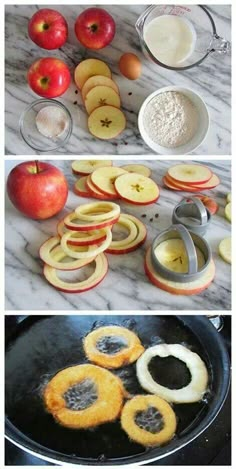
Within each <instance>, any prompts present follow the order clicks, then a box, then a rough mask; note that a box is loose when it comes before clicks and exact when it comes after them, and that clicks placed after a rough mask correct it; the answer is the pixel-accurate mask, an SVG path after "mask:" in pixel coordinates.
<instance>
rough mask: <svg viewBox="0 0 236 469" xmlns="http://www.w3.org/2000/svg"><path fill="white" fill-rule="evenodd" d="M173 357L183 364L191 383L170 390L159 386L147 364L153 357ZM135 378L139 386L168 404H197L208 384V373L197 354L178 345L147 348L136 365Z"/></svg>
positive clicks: (160, 345)
mask: <svg viewBox="0 0 236 469" xmlns="http://www.w3.org/2000/svg"><path fill="white" fill-rule="evenodd" d="M170 355H171V356H173V357H175V358H178V359H179V360H181V361H182V362H184V363H185V365H186V366H187V368H188V369H189V371H190V374H191V381H190V383H189V384H188V385H187V386H184V387H182V388H181V389H170V388H167V387H165V386H161V385H160V384H158V383H157V382H156V381H154V379H153V378H152V375H151V373H150V372H149V370H148V364H149V362H150V361H151V359H152V358H153V357H156V356H158V357H162V358H164V357H169V356H170ZM136 369H137V378H138V380H139V383H140V384H141V386H142V387H143V388H144V389H145V390H146V391H148V392H151V393H153V394H157V395H158V396H160V397H162V399H165V400H166V401H168V402H174V403H177V404H178V403H181V404H184V403H189V402H198V401H200V400H201V399H202V398H203V395H204V393H205V392H206V388H207V383H208V373H207V369H206V366H205V363H204V362H203V361H202V359H201V358H200V357H199V355H198V354H197V353H194V352H191V350H189V349H188V348H187V347H184V346H183V345H180V344H159V345H154V347H150V348H148V349H147V350H146V351H145V352H144V354H143V355H142V356H141V357H140V358H139V360H138V361H137V364H136Z"/></svg>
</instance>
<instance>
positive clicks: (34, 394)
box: [5, 315, 230, 465]
mask: <svg viewBox="0 0 236 469" xmlns="http://www.w3.org/2000/svg"><path fill="white" fill-rule="evenodd" d="M108 324H118V325H123V326H126V327H128V328H129V329H132V330H133V331H134V332H136V333H137V334H138V336H139V337H140V339H141V341H142V343H143V344H144V346H145V347H148V346H151V345H154V344H156V343H159V342H161V341H164V342H167V343H181V344H184V345H186V346H188V347H189V348H190V349H191V350H193V351H195V352H197V353H198V354H199V355H200V356H201V357H202V359H203V360H204V361H205V363H206V364H207V367H208V371H209V375H210V383H209V389H208V391H207V393H206V396H205V398H204V400H203V401H201V402H200V403H194V404H181V405H180V404H178V405H175V406H174V410H175V412H176V415H177V419H178V428H177V435H176V437H175V438H174V439H173V440H172V441H171V442H170V443H168V444H167V445H165V446H163V447H159V448H153V449H145V448H144V447H142V446H141V445H139V444H136V443H134V442H131V441H130V440H129V439H128V437H127V436H126V434H125V433H124V432H123V431H122V429H121V427H120V424H119V421H116V422H114V423H112V424H105V425H101V426H100V427H97V428H96V429H95V430H86V431H85V430H70V429H66V428H64V427H62V426H60V425H58V424H57V423H56V422H55V421H54V419H53V417H52V416H51V415H50V414H48V413H47V412H46V411H45V408H44V404H43V399H42V391H43V387H44V386H45V384H46V383H47V381H48V380H49V379H50V378H51V377H52V376H53V375H54V374H55V373H56V372H57V371H58V370H60V369H63V368H65V367H68V366H71V365H75V364H79V363H85V362H86V358H85V356H84V353H83V348H82V338H83V337H84V336H85V335H86V334H87V333H88V332H89V331H91V330H92V329H93V328H94V327H98V326H100V325H108ZM5 363H6V380H5V382H6V398H5V402H6V437H7V438H8V439H9V440H10V441H12V442H13V443H15V444H16V445H18V446H19V447H22V448H23V449H24V450H26V451H28V452H30V453H32V454H35V455H36V456H38V457H40V458H42V459H44V460H47V461H50V462H54V463H56V464H65V463H70V464H82V465H114V464H117V465H121V464H126V465H127V464H142V463H147V462H150V461H154V460H157V459H160V458H163V457H165V456H167V455H169V454H170V453H173V452H175V451H178V450H180V449H181V448H182V447H183V446H185V445H187V444H188V443H190V442H191V441H193V440H194V439H195V438H196V437H197V436H198V435H200V434H201V433H202V432H203V431H204V430H205V429H206V428H207V427H208V426H209V425H210V424H211V422H212V421H213V420H214V418H215V417H216V416H217V414H218V412H219V411H220V409H221V407H222V405H223V403H224V400H225V398H226V396H227V392H228V387H229V381H230V365H229V357H228V353H227V351H226V349H225V346H224V344H223V342H222V340H221V337H220V335H219V334H218V332H217V331H216V329H215V328H214V326H213V325H212V324H211V323H210V321H209V320H208V319H207V318H205V317H203V316H146V315H145V316H142V315H140V316H132V317H131V316H90V315H88V316H75V315H67V316H65V315H63V316H31V317H25V316H18V317H17V318H16V317H14V316H7V317H6V362H5ZM149 369H150V371H151V373H152V375H153V377H154V378H155V377H156V378H158V380H159V382H160V383H161V384H163V385H166V386H169V387H173V388H180V387H182V386H185V385H186V384H187V383H188V381H189V379H190V376H189V373H188V371H187V368H186V367H185V365H184V364H183V363H182V362H180V361H178V360H176V359H174V358H167V359H156V358H155V359H153V361H152V362H151V363H150V368H149ZM157 369H158V373H157ZM116 373H118V374H119V375H120V376H121V377H122V379H123V380H124V382H125V385H126V387H127V389H128V390H129V391H130V392H133V393H135V394H137V393H144V394H145V392H144V391H143V390H142V389H141V388H140V386H139V384H138V382H137V379H136V375H135V365H131V366H128V367H125V368H123V369H121V370H118V371H116Z"/></svg>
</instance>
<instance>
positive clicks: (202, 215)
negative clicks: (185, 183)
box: [172, 197, 211, 235]
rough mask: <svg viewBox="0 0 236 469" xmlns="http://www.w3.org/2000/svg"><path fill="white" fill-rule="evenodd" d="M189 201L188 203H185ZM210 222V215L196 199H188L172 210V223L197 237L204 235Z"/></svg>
mask: <svg viewBox="0 0 236 469" xmlns="http://www.w3.org/2000/svg"><path fill="white" fill-rule="evenodd" d="M187 200H190V202H187ZM210 222H211V213H210V212H209V210H208V209H207V208H206V207H205V205H204V204H203V203H202V201H201V200H200V199H198V198H197V197H188V198H187V199H184V200H182V201H181V202H180V203H179V204H178V205H176V207H175V208H174V211H173V215H172V223H174V224H179V223H181V224H182V225H184V226H185V228H187V229H188V230H190V231H192V232H193V233H196V234H198V235H204V234H205V233H206V231H207V228H208V226H209V223H210Z"/></svg>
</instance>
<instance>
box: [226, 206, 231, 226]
mask: <svg viewBox="0 0 236 469" xmlns="http://www.w3.org/2000/svg"><path fill="white" fill-rule="evenodd" d="M225 218H227V220H228V221H229V222H230V223H231V202H229V203H228V204H227V205H226V207H225Z"/></svg>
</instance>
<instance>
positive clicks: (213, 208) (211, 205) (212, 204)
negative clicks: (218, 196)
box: [187, 194, 219, 215]
mask: <svg viewBox="0 0 236 469" xmlns="http://www.w3.org/2000/svg"><path fill="white" fill-rule="evenodd" d="M194 197H197V198H198V199H200V200H201V201H202V203H203V204H204V205H205V207H206V208H207V209H208V210H209V212H210V213H211V214H212V215H215V213H216V212H218V210H219V205H218V204H217V202H216V201H215V200H214V199H212V198H211V197H208V195H202V194H196V195H195V196H194ZM187 202H191V200H188V199H187Z"/></svg>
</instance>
